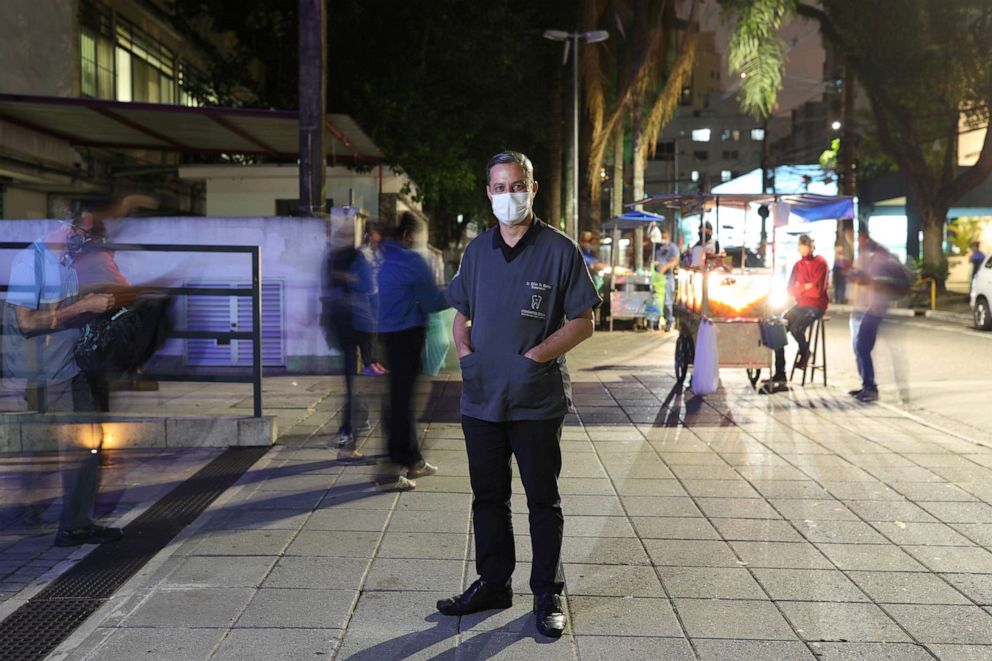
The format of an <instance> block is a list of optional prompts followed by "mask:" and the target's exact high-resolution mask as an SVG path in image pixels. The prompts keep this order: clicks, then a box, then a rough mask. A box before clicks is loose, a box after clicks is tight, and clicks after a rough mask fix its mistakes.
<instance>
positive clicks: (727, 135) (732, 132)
mask: <svg viewBox="0 0 992 661" xmlns="http://www.w3.org/2000/svg"><path fill="white" fill-rule="evenodd" d="M720 139H721V140H723V141H724V142H728V141H733V142H738V141H740V139H741V132H740V131H738V130H737V129H723V132H722V133H721V134H720Z"/></svg>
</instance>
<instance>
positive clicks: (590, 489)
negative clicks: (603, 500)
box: [418, 477, 616, 496]
mask: <svg viewBox="0 0 992 661" xmlns="http://www.w3.org/2000/svg"><path fill="white" fill-rule="evenodd" d="M418 484H419V483H418ZM521 486H522V485H521ZM558 491H559V493H561V494H575V495H577V496H612V495H614V494H615V493H616V491H614V489H613V483H612V482H610V480H609V479H607V478H605V477H603V478H594V477H571V478H562V479H560V480H559V481H558Z"/></svg>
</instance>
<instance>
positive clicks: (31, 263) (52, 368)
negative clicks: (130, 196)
mask: <svg viewBox="0 0 992 661" xmlns="http://www.w3.org/2000/svg"><path fill="white" fill-rule="evenodd" d="M92 230H93V216H92V215H90V214H81V215H79V216H77V217H76V218H75V220H74V221H73V222H71V223H59V225H58V226H57V227H56V228H54V229H53V230H51V231H50V232H49V233H48V234H46V235H45V236H44V237H43V238H42V239H41V240H39V241H36V242H35V243H33V244H32V245H31V246H30V247H28V248H26V249H24V250H23V251H21V252H20V253H18V254H17V255H16V256H15V257H14V261H13V264H12V266H11V272H10V279H9V281H8V282H9V283H10V284H9V290H8V292H7V300H6V303H5V304H4V306H3V307H4V310H3V325H4V328H3V377H4V387H5V388H17V389H19V390H22V391H23V392H24V397H25V400H26V401H27V404H28V407H29V409H31V410H34V411H37V412H38V413H48V412H65V411H75V412H95V411H98V410H100V409H101V408H103V404H100V403H98V401H97V399H98V397H95V396H94V392H93V390H92V388H91V385H90V383H89V381H88V380H87V379H86V377H85V375H83V374H81V373H80V371H79V368H78V367H77V365H76V360H75V349H76V343H77V341H78V339H79V334H80V331H79V327H78V322H79V321H80V319H81V318H83V317H84V316H86V315H93V314H101V313H103V312H106V311H107V310H109V309H110V308H111V307H112V306H113V305H114V296H113V295H112V294H107V293H91V294H87V295H85V296H82V297H80V296H79V284H78V279H77V274H76V272H75V270H74V269H73V268H72V261H73V257H74V255H76V254H78V253H79V251H80V250H81V249H82V247H83V245H84V244H85V243H86V242H87V241H89V240H90V239H91V233H92ZM95 427H97V428H99V425H98V424H97V425H95ZM80 428H85V429H89V427H88V426H85V425H84V426H80ZM60 437H61V438H60V460H61V464H62V465H61V473H62V493H63V497H62V500H63V503H62V512H61V514H60V517H59V528H58V532H57V534H56V536H55V545H56V546H78V545H80V544H102V543H105V542H113V541H116V540H118V539H120V538H121V534H122V533H121V531H120V529H118V528H108V527H104V526H101V525H97V524H96V523H94V521H93V508H94V505H95V502H96V492H97V487H98V484H99V471H100V456H99V445H100V442H101V440H100V439H93V438H86V437H84V436H82V435H77V436H73V435H70V434H69V433H63V434H60Z"/></svg>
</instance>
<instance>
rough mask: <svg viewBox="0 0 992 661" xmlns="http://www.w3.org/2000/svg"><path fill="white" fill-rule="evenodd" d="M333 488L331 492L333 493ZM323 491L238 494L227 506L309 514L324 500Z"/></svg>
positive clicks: (234, 508) (236, 508)
mask: <svg viewBox="0 0 992 661" xmlns="http://www.w3.org/2000/svg"><path fill="white" fill-rule="evenodd" d="M333 489H334V488H333V487H332V488H331V490H332V491H333ZM324 494H325V490H324V489H320V490H318V491H304V492H297V491H259V490H255V491H252V492H251V493H248V494H239V495H238V496H235V497H234V498H232V499H231V500H230V501H229V502H228V504H227V506H228V507H229V508H230V509H232V510H296V511H297V512H309V511H311V510H312V509H313V508H315V507H316V506H317V503H319V502H320V501H321V499H322V498H324Z"/></svg>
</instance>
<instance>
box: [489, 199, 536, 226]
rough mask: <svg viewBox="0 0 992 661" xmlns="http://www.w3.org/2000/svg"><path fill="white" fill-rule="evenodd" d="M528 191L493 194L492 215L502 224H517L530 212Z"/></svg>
mask: <svg viewBox="0 0 992 661" xmlns="http://www.w3.org/2000/svg"><path fill="white" fill-rule="evenodd" d="M531 203H532V202H531V196H530V191H521V192H519V193H498V194H496V195H493V215H494V216H496V218H497V220H499V222H501V223H503V224H504V225H519V224H520V223H522V222H524V219H525V218H527V216H528V215H529V214H530V209H531Z"/></svg>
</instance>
